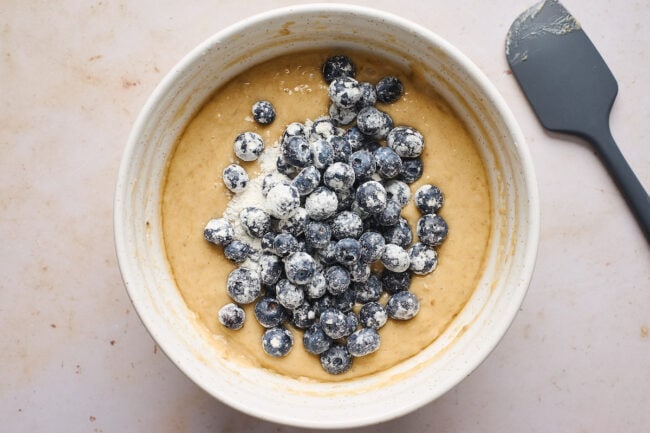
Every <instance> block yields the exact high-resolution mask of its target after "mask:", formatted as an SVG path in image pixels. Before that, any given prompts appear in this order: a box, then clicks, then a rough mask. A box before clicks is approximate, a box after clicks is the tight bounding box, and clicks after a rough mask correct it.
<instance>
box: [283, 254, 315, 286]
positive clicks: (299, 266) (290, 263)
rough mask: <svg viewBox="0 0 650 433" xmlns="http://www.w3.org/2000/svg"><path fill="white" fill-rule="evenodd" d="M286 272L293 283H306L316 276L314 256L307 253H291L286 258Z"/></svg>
mask: <svg viewBox="0 0 650 433" xmlns="http://www.w3.org/2000/svg"><path fill="white" fill-rule="evenodd" d="M284 272H285V274H287V279H288V280H289V281H291V282H292V283H294V284H299V285H304V284H307V283H309V282H310V281H311V278H312V277H313V276H314V272H316V264H315V263H314V259H313V257H312V256H310V255H309V254H307V253H303V252H297V253H291V254H289V255H288V256H287V257H286V258H285V259H284Z"/></svg>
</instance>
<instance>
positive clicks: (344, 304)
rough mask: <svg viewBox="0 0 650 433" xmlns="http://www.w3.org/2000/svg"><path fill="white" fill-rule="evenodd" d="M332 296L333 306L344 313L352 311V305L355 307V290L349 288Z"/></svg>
mask: <svg viewBox="0 0 650 433" xmlns="http://www.w3.org/2000/svg"><path fill="white" fill-rule="evenodd" d="M330 296H331V297H332V298H331V300H330V303H331V305H332V307H333V308H336V309H338V310H341V311H343V312H344V313H347V312H349V311H352V307H354V290H352V289H350V288H348V289H347V290H346V291H345V292H343V293H341V294H339V295H330Z"/></svg>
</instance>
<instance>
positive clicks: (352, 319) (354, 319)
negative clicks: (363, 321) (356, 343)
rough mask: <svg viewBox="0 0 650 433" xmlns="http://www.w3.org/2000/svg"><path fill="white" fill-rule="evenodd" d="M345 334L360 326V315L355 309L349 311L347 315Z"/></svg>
mask: <svg viewBox="0 0 650 433" xmlns="http://www.w3.org/2000/svg"><path fill="white" fill-rule="evenodd" d="M345 327H346V330H345V336H346V337H347V336H348V335H350V334H352V333H353V332H354V331H356V330H357V328H358V327H359V316H357V314H356V313H355V312H354V311H348V312H347V314H346V315H345Z"/></svg>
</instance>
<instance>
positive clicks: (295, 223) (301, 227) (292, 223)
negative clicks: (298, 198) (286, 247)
mask: <svg viewBox="0 0 650 433" xmlns="http://www.w3.org/2000/svg"><path fill="white" fill-rule="evenodd" d="M308 222H309V217H308V216H307V211H306V210H305V208H304V207H299V208H297V209H296V211H295V212H294V214H293V215H291V216H290V217H289V218H287V219H284V220H280V221H278V223H277V228H278V230H279V231H282V232H286V233H290V234H292V235H293V236H299V235H301V234H303V233H304V232H305V230H306V229H307V223H308Z"/></svg>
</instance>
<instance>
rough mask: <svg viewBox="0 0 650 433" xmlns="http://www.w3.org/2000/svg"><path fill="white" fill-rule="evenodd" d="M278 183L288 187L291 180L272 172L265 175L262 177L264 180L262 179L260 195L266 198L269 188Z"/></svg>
mask: <svg viewBox="0 0 650 433" xmlns="http://www.w3.org/2000/svg"><path fill="white" fill-rule="evenodd" d="M280 183H282V184H285V185H290V184H291V178H290V177H289V176H287V175H285V174H282V173H280V172H277V171H272V172H271V173H269V174H267V175H266V176H264V179H262V195H263V196H264V197H266V196H267V194H268V193H269V191H270V190H271V188H273V187H274V186H275V185H278V184H280Z"/></svg>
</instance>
